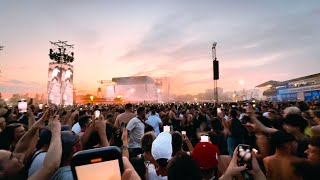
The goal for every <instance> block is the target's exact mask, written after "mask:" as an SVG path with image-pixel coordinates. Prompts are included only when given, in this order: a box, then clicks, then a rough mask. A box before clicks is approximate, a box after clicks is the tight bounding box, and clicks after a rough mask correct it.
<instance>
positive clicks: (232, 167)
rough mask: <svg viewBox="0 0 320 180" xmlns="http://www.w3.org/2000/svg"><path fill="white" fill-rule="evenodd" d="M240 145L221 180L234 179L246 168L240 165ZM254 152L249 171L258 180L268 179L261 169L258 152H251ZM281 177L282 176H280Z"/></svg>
mask: <svg viewBox="0 0 320 180" xmlns="http://www.w3.org/2000/svg"><path fill="white" fill-rule="evenodd" d="M237 154H238V147H236V148H235V150H234V152H233V156H232V159H231V161H230V163H229V165H228V168H227V170H226V171H225V173H224V174H223V175H222V176H221V177H220V178H219V180H232V179H234V177H235V176H237V175H240V173H241V172H243V171H244V170H246V166H245V165H244V166H239V165H238V156H237ZM251 154H252V170H250V171H248V172H249V173H250V174H251V175H252V176H253V178H254V179H256V180H267V178H266V176H265V175H264V173H263V172H262V170H261V169H260V166H259V163H258V161H257V158H256V154H255V152H254V151H252V152H251ZM279 179H280V178H279Z"/></svg>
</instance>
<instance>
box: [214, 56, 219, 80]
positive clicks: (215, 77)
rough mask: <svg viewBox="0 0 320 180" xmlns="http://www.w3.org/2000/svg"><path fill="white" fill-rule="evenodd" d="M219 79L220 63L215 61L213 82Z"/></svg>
mask: <svg viewBox="0 0 320 180" xmlns="http://www.w3.org/2000/svg"><path fill="white" fill-rule="evenodd" d="M218 79H219V61H217V60H214V61H213V80H218Z"/></svg>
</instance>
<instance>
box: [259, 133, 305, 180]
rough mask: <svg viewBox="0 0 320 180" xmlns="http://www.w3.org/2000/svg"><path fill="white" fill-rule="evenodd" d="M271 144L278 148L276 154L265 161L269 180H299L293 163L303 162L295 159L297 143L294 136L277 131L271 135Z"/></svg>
mask: <svg viewBox="0 0 320 180" xmlns="http://www.w3.org/2000/svg"><path fill="white" fill-rule="evenodd" d="M271 144H272V146H273V147H275V148H276V153H275V154H274V155H272V156H268V157H266V158H264V159H263V163H264V166H265V168H266V174H267V179H270V180H293V179H294V180H299V179H301V177H298V176H296V175H295V173H294V167H293V166H292V164H293V162H299V161H302V160H301V159H300V158H298V157H295V156H294V154H295V153H296V150H297V142H296V140H295V138H294V136H293V135H291V134H289V133H287V132H283V131H277V132H275V133H273V134H272V135H271Z"/></svg>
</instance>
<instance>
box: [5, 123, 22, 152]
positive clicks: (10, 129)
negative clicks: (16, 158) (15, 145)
mask: <svg viewBox="0 0 320 180" xmlns="http://www.w3.org/2000/svg"><path fill="white" fill-rule="evenodd" d="M20 126H22V124H20V123H13V124H9V125H8V126H6V127H5V128H4V129H3V131H2V132H1V133H0V149H4V150H7V151H9V150H10V145H11V144H12V142H13V140H14V131H15V129H16V128H18V127H20Z"/></svg>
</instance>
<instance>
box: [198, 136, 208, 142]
mask: <svg viewBox="0 0 320 180" xmlns="http://www.w3.org/2000/svg"><path fill="white" fill-rule="evenodd" d="M200 137H201V139H200V141H201V142H209V136H207V135H201V136H200Z"/></svg>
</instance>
